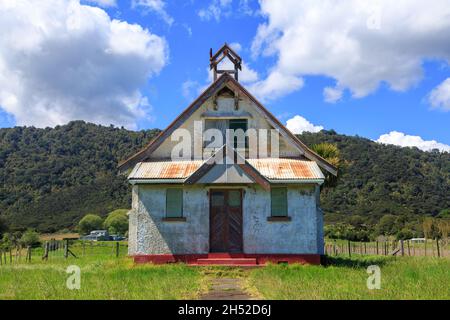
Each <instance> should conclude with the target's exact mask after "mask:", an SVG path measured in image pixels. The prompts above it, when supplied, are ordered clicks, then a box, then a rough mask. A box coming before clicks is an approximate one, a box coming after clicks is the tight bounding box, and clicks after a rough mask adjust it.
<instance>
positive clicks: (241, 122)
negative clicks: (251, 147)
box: [228, 119, 248, 149]
mask: <svg viewBox="0 0 450 320" xmlns="http://www.w3.org/2000/svg"><path fill="white" fill-rule="evenodd" d="M247 127H248V121H247V119H230V120H229V124H228V128H229V129H231V130H238V129H242V130H243V131H244V134H245V133H246V132H247ZM242 143H244V145H242ZM234 148H235V149H237V148H248V137H247V136H244V141H238V137H237V136H235V137H234Z"/></svg>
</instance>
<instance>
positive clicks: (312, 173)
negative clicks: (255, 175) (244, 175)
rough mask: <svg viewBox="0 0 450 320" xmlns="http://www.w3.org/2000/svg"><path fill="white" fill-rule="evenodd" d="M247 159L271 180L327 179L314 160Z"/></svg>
mask: <svg viewBox="0 0 450 320" xmlns="http://www.w3.org/2000/svg"><path fill="white" fill-rule="evenodd" d="M247 161H248V162H249V163H250V164H251V165H252V166H253V167H254V168H255V169H256V170H258V171H259V172H260V173H261V174H262V175H263V176H265V177H266V178H267V179H269V180H305V179H306V180H309V179H311V180H314V179H325V177H324V175H323V173H322V171H320V169H319V166H318V165H317V163H316V162H314V161H308V160H298V159H282V158H267V159H247Z"/></svg>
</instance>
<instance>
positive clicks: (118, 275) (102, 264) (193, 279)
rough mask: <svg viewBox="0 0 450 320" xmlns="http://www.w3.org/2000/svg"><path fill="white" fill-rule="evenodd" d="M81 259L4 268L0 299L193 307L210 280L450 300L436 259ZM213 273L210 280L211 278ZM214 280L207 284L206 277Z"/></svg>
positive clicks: (279, 291) (100, 249) (449, 283)
mask: <svg viewBox="0 0 450 320" xmlns="http://www.w3.org/2000/svg"><path fill="white" fill-rule="evenodd" d="M71 250H73V251H74V253H75V254H76V255H77V257H78V258H74V257H69V258H68V259H64V257H63V254H62V253H63V251H58V252H53V253H51V254H50V256H49V260H48V261H42V260H41V258H40V256H41V255H42V252H41V251H42V249H40V248H39V249H36V250H34V252H33V258H32V262H31V263H30V262H25V261H24V260H21V261H17V262H14V263H12V264H9V263H8V264H6V265H5V264H3V265H0V300H1V299H195V298H197V297H198V296H199V294H200V293H201V292H204V291H205V288H206V286H205V278H206V277H211V274H213V275H214V276H216V277H235V276H238V277H240V278H242V279H243V283H245V286H246V289H247V290H248V292H250V293H253V294H254V295H255V296H256V297H258V298H265V299H450V259H448V258H440V259H439V258H433V257H385V256H358V255H355V256H352V258H348V257H345V256H344V255H342V256H336V257H330V258H329V262H330V263H329V265H328V266H326V267H324V266H300V265H289V266H285V265H269V266H266V267H264V268H256V269H250V270H245V271H244V272H236V269H233V268H231V269H230V268H219V267H209V268H198V267H188V266H186V265H183V264H170V265H162V266H154V265H149V264H148V265H134V264H133V262H132V260H131V259H129V258H127V257H126V252H125V247H123V248H121V252H120V256H119V257H118V258H117V257H116V256H115V254H114V246H113V245H112V244H108V245H105V246H93V247H90V246H88V247H85V248H84V249H83V247H82V246H80V245H74V246H72V247H71ZM69 265H77V266H79V267H80V270H81V288H80V290H69V289H67V287H66V280H67V278H68V277H69V276H70V274H67V273H66V268H67V267H68V266H69ZM369 265H378V266H379V267H380V268H381V289H380V290H369V289H367V286H366V281H367V278H368V276H369V275H368V274H367V272H366V269H367V266H369ZM205 270H207V272H205ZM206 274H208V276H205V275H206Z"/></svg>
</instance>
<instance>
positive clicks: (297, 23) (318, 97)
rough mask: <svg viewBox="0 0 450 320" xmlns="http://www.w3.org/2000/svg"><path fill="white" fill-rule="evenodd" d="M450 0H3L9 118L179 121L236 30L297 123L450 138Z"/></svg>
mask: <svg viewBox="0 0 450 320" xmlns="http://www.w3.org/2000/svg"><path fill="white" fill-rule="evenodd" d="M448 16H450V0H434V1H433V2H431V3H430V2H424V1H422V0H398V1H395V2H392V1H388V0H374V1H370V2H368V1H362V0H348V1H345V2H340V1H335V0H320V1H319V0H304V1H299V0H279V1H269V0H261V1H257V0H208V1H199V0H174V1H167V0H89V1H88V0H81V2H80V1H79V0H42V1H33V0H0V127H13V126H16V125H19V126H23V125H26V126H35V127H47V126H49V127H54V126H56V125H61V124H65V123H67V122H69V121H71V120H85V121H89V122H94V123H98V124H103V125H110V124H113V125H115V126H124V127H126V128H129V129H132V130H141V129H149V128H161V129H163V128H165V127H166V126H167V125H168V124H169V123H170V122H171V121H172V120H173V119H174V118H175V117H176V116H177V115H178V114H180V113H181V112H182V111H183V110H184V109H185V108H186V107H187V106H188V105H189V104H190V102H192V100H193V99H195V98H196V97H197V96H198V95H199V94H200V93H201V92H202V90H203V89H205V88H206V86H208V85H209V84H210V83H211V81H212V78H211V75H210V73H209V71H208V64H209V50H210V48H212V49H213V51H216V50H218V49H219V48H220V47H221V46H222V45H223V44H224V43H225V42H226V43H228V44H229V45H230V46H231V47H232V48H233V49H235V51H237V52H238V54H239V55H240V56H241V57H242V59H243V70H242V72H241V73H240V82H241V83H242V84H243V85H244V86H245V87H246V88H247V89H248V90H249V91H250V92H251V93H252V94H254V95H255V96H256V97H257V98H258V99H259V100H260V101H261V102H262V103H263V104H264V105H265V106H266V107H267V108H268V109H269V110H270V111H271V112H272V113H273V114H274V115H275V116H276V117H278V118H279V119H280V120H281V121H282V122H283V123H285V124H287V127H288V128H289V129H290V130H291V131H293V132H294V133H301V132H303V131H312V132H317V131H320V130H322V129H327V130H330V129H334V130H335V131H337V132H338V133H342V134H348V135H359V136H362V137H367V138H369V139H372V140H375V141H378V142H380V143H389V144H396V145H400V146H416V147H418V148H420V149H422V150H425V151H429V150H432V149H435V148H437V149H440V150H441V151H450V129H449V128H450V41H449V36H448V35H449V34H450V19H448Z"/></svg>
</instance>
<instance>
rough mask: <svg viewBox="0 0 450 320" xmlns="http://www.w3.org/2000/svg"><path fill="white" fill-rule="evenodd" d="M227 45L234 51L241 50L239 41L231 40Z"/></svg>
mask: <svg viewBox="0 0 450 320" xmlns="http://www.w3.org/2000/svg"><path fill="white" fill-rule="evenodd" d="M229 46H230V48H231V49H233V50H234V51H236V52H240V51H241V50H242V45H241V44H240V43H239V42H232V43H230V44H229Z"/></svg>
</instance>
